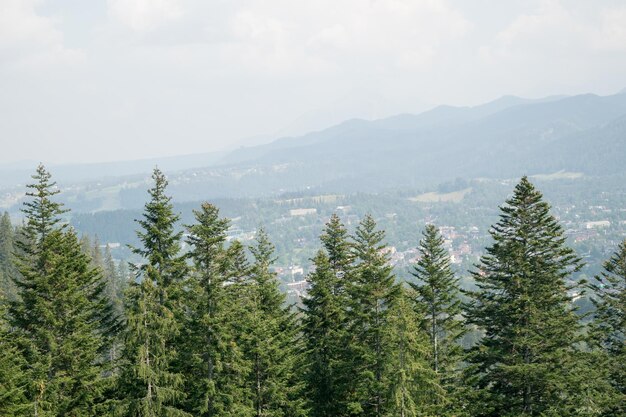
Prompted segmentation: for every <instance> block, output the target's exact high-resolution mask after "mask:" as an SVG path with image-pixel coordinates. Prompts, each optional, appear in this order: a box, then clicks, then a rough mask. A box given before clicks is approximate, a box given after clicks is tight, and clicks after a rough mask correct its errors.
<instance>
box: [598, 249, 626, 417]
mask: <svg viewBox="0 0 626 417" xmlns="http://www.w3.org/2000/svg"><path fill="white" fill-rule="evenodd" d="M591 287H592V289H593V290H594V291H595V294H596V296H597V298H596V299H594V300H593V301H594V304H595V306H596V312H595V317H594V325H593V327H592V332H591V335H592V341H593V342H595V343H594V344H595V345H597V346H599V347H600V348H601V350H602V351H603V352H604V353H605V354H606V356H607V359H608V363H607V366H608V369H609V378H608V379H609V381H610V383H611V386H612V388H613V390H614V394H613V398H611V402H612V403H613V404H614V405H612V406H611V407H610V408H611V412H610V413H609V414H608V415H624V414H626V405H625V404H626V240H625V241H623V242H622V243H621V244H620V245H619V246H618V248H617V251H616V252H615V253H614V254H613V256H611V258H610V259H609V260H607V261H606V262H605V263H604V271H602V272H601V273H600V275H598V276H597V277H596V282H594V283H593V284H592V285H591ZM595 365H596V366H597V365H598V363H597V362H596V364H595Z"/></svg>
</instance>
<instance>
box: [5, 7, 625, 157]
mask: <svg viewBox="0 0 626 417" xmlns="http://www.w3.org/2000/svg"><path fill="white" fill-rule="evenodd" d="M624 87H626V2H624V1H623V0H594V1H588V0H472V1H467V0H89V1H85V0H48V1H46V0H0V149H1V151H0V165H4V166H8V165H11V164H15V163H18V162H20V161H43V162H46V163H57V164H58V163H88V162H103V161H115V160H130V159H141V158H153V157H162V156H169V155H181V154H192V153H202V152H212V151H220V150H225V149H231V148H233V147H238V146H242V145H250V144H254V143H259V142H263V141H269V140H271V139H272V138H276V137H280V136H285V135H298V134H302V133H305V132H307V131H311V130H317V129H322V128H324V127H328V126H330V125H332V124H335V123H338V122H341V121H343V120H346V119H350V118H354V117H360V118H365V119H374V118H381V117H386V116H390V115H393V114H398V113H416V112H420V111H423V110H426V109H428V108H431V107H434V106H436V105H440V104H450V105H476V104H480V103H483V102H486V101H489V100H493V99H496V98H498V97H500V96H502V95H507V94H513V95H518V96H522V97H528V98H538V97H543V96H549V95H556V94H569V95H572V94H580V93H590V92H591V93H596V94H600V95H608V94H613V93H616V92H618V91H620V90H622V89H623V88H624Z"/></svg>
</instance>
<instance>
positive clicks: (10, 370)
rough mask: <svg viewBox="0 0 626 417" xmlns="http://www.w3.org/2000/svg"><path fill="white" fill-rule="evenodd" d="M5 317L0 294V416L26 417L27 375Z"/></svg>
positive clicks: (27, 403) (27, 408)
mask: <svg viewBox="0 0 626 417" xmlns="http://www.w3.org/2000/svg"><path fill="white" fill-rule="evenodd" d="M6 317H7V312H6V306H5V300H4V299H3V297H2V295H1V294H0V352H2V355H0V415H1V416H6V417H18V416H24V417H26V416H30V415H32V408H31V406H30V403H29V401H28V399H27V397H26V392H27V389H28V384H29V382H28V378H29V375H28V371H27V367H26V361H25V360H24V357H23V355H22V352H21V351H20V350H19V343H16V340H15V336H16V335H15V334H14V333H11V332H10V329H9V325H8V323H7V322H6Z"/></svg>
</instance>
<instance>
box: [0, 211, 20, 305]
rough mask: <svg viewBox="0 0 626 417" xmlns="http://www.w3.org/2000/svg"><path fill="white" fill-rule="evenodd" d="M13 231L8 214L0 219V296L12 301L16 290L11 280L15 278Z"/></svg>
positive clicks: (5, 213)
mask: <svg viewBox="0 0 626 417" xmlns="http://www.w3.org/2000/svg"><path fill="white" fill-rule="evenodd" d="M15 249H16V248H15V230H14V228H13V225H12V224H11V218H10V217H9V213H7V212H4V214H3V215H2V218H0V294H4V297H5V298H6V299H7V300H14V299H15V296H16V293H17V289H16V288H15V284H14V283H13V279H12V278H15V277H16V276H17V271H16V268H15V262H14V259H13V253H14V252H15Z"/></svg>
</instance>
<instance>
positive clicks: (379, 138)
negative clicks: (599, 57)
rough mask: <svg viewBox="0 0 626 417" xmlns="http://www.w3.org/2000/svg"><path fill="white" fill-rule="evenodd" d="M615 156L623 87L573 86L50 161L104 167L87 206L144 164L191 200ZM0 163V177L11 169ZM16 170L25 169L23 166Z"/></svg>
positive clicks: (139, 194)
mask: <svg viewBox="0 0 626 417" xmlns="http://www.w3.org/2000/svg"><path fill="white" fill-rule="evenodd" d="M624 160H626V95H625V94H616V95H612V96H597V95H593V94H585V95H579V96H572V97H548V98H546V99H540V100H527V99H522V98H518V97H513V96H505V97H502V98H500V99H498V100H495V101H493V102H490V103H486V104H484V105H481V106H475V107H451V106H440V107H437V108H435V109H432V110H430V111H427V112H424V113H421V114H417V115H408V114H403V115H398V116H393V117H389V118H385V119H379V120H372V121H367V120H361V119H353V120H348V121H346V122H343V123H341V124H338V125H336V126H332V127H330V128H328V129H324V130H320V131H316V132H311V133H309V134H306V135H303V136H300V137H288V138H280V139H277V140H275V141H274V142H271V143H269V144H265V145H259V146H254V147H247V148H241V149H237V150H234V151H232V152H229V153H227V154H225V155H224V154H217V153H216V154H199V155H188V156H182V157H173V158H164V159H161V160H144V161H130V162H120V163H111V164H92V165H83V166H65V167H51V169H52V171H53V174H54V175H55V177H56V178H57V179H58V180H59V181H60V182H61V183H62V185H64V186H65V185H67V184H71V183H72V175H74V176H75V177H76V176H78V178H79V179H80V180H81V181H83V182H84V181H85V180H93V179H94V177H93V176H94V175H96V174H97V173H100V176H108V177H109V178H107V179H106V181H100V184H96V185H94V184H91V185H89V186H77V187H72V188H75V190H74V191H70V192H74V194H75V196H74V197H73V198H72V201H73V202H74V204H75V205H76V208H78V209H79V210H86V211H93V210H99V209H113V208H128V207H139V206H141V204H142V202H143V199H144V195H143V187H142V186H143V184H144V183H145V181H146V179H147V178H148V174H149V171H150V169H151V168H152V167H153V166H154V165H156V164H158V165H159V166H160V167H161V168H162V169H164V170H165V171H166V172H167V173H168V176H169V178H170V182H171V185H172V186H171V189H172V193H173V195H174V197H175V198H176V199H177V200H178V201H196V200H201V199H209V198H228V197H264V196H271V195H280V194H282V193H285V192H291V191H302V190H311V192H318V191H319V192H344V193H345V192H348V193H350V192H377V191H380V190H384V189H390V188H393V189H403V188H428V187H434V186H436V185H437V184H440V183H442V182H445V181H450V180H452V179H454V178H457V177H461V178H477V177H486V178H515V177H519V176H521V175H524V174H529V175H533V174H547V173H552V172H557V171H573V172H581V173H583V174H584V175H614V174H622V173H625V172H626V166H625V164H624V163H623V161H624ZM0 171H1V170H0ZM13 172H14V171H13ZM6 173H9V174H10V172H9V171H4V172H3V173H2V177H3V180H4V181H5V182H6V181H7V178H8V179H10V177H11V175H5V174H6ZM20 175H21V176H22V177H23V178H26V172H25V171H20ZM121 175H125V177H122V176H121ZM116 176H120V177H119V178H116ZM76 182H78V181H77V179H76V178H74V183H76ZM122 184H124V185H123V186H122ZM105 186H106V187H108V188H107V190H106V192H105V191H103V189H104V187H105ZM87 189H88V190H89V193H87V192H86V190H87ZM100 200H102V201H104V200H106V204H104V203H102V202H99V201H100Z"/></svg>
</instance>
